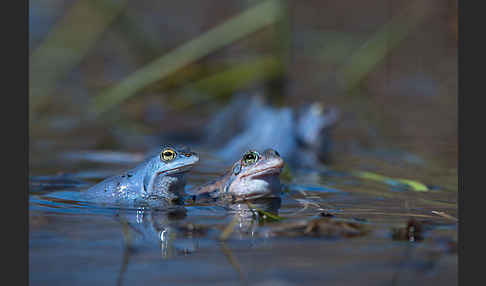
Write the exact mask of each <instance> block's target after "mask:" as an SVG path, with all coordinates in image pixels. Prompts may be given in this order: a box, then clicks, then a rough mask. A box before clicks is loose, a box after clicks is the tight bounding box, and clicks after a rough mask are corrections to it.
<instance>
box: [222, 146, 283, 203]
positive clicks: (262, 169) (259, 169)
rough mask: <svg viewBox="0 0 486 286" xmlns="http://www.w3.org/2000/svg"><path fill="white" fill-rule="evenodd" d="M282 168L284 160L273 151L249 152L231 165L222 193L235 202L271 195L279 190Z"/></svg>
mask: <svg viewBox="0 0 486 286" xmlns="http://www.w3.org/2000/svg"><path fill="white" fill-rule="evenodd" d="M283 166H284V160H283V159H282V158H281V157H280V155H279V154H278V152H277V151H275V150H273V149H267V150H265V151H264V152H263V153H260V152H257V151H254V150H250V151H248V152H246V153H245V154H243V156H242V157H241V159H240V160H238V161H237V162H236V163H234V164H233V167H232V170H231V176H230V177H229V178H228V181H227V182H226V185H225V189H224V191H225V193H229V194H231V195H232V196H233V197H235V198H237V200H238V199H253V198H258V197H263V196H270V195H273V194H275V193H276V192H278V191H279V190H280V179H279V176H280V172H281V171H282V168H283Z"/></svg>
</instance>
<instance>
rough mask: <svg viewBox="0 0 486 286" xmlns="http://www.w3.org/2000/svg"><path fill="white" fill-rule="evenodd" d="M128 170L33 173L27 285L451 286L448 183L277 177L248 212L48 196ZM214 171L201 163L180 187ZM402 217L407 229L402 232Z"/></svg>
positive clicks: (308, 174)
mask: <svg viewBox="0 0 486 286" xmlns="http://www.w3.org/2000/svg"><path fill="white" fill-rule="evenodd" d="M203 156H204V154H203ZM367 160H368V161H367ZM374 160H375V161H373V162H376V158H375V159H374ZM367 162H369V159H367V157H362V158H361V163H363V164H366V163H367ZM70 164H73V165H76V164H78V165H79V162H78V163H75V162H72V163H70ZM133 164H135V163H132V164H128V163H126V164H108V163H103V162H98V163H91V164H88V165H86V169H85V170H82V171H78V172H73V173H70V174H64V176H62V175H56V176H47V177H39V176H35V171H34V172H33V173H34V174H33V176H32V178H31V190H30V203H29V213H30V232H29V235H30V240H29V248H30V249H29V270H30V278H29V279H30V283H31V284H32V285H66V284H69V285H131V284H138V283H141V282H142V283H143V284H146V285H194V284H195V283H196V282H197V283H198V285H364V284H365V285H406V284H410V283H413V284H415V285H456V284H457V252H456V243H457V223H456V220H455V218H456V217H457V206H456V202H457V189H451V186H441V185H434V186H430V185H429V190H428V191H416V190H413V189H411V188H407V187H406V186H403V185H402V186H398V187H397V186H396V185H394V184H393V182H390V181H379V180H373V179H370V178H366V177H358V176H356V175H352V174H351V171H356V166H355V165H349V166H339V170H335V169H333V168H330V169H329V170H327V171H316V170H300V171H295V170H294V171H293V172H292V174H291V176H288V175H287V176H285V177H284V178H283V183H284V188H283V193H282V197H281V200H278V199H276V200H275V199H274V200H260V201H253V202H250V204H247V203H242V204H235V205H194V204H192V205H191V204H190V203H188V204H187V205H186V206H171V207H164V206H161V207H148V206H135V207H133V206H132V207H119V206H100V205H94V204H88V203H85V202H78V201H76V200H72V201H69V200H60V199H55V198H53V195H52V192H55V191H70V192H78V191H80V190H82V189H84V188H86V187H87V186H90V185H91V184H93V183H95V182H97V181H98V180H100V179H101V177H104V176H107V175H109V174H110V173H116V172H117V171H118V170H120V169H124V168H128V167H130V166H131V165H133ZM370 165H372V164H371V163H370ZM55 167H56V166H52V168H54V169H55ZM63 167H65V165H64V166H63ZM346 167H347V168H346ZM73 168H74V167H73ZM222 168H223V166H221V164H219V163H218V162H217V161H215V160H201V163H200V164H199V166H198V167H197V168H196V169H195V170H194V172H192V175H191V176H189V178H188V186H187V188H191V187H193V186H196V185H198V184H201V183H203V182H205V181H207V180H209V179H212V178H214V177H215V176H216V174H217V173H218V172H220V170H223V169H222ZM346 169H347V170H346ZM438 172H439V171H438ZM442 172H443V174H442V175H443V176H452V175H447V172H445V171H444V170H443V171H442ZM382 174H383V173H382ZM435 174H436V175H435V176H436V177H437V176H438V173H437V172H436V173H435ZM409 178H410V177H409ZM418 178H420V179H421V182H423V183H424V184H426V185H427V184H428V183H429V182H431V181H432V182H433V181H434V180H433V178H432V177H431V178H427V177H420V176H418ZM413 179H417V178H413ZM452 187H453V186H452ZM411 219H414V220H415V224H414V225H413V226H414V228H413V227H411V228H409V229H408V230H406V231H405V227H406V226H407V222H409V221H410V220H411ZM399 229H402V230H401V231H402V232H400V230H399ZM400 233H401V235H400ZM394 234H395V235H394ZM401 239H403V240H401Z"/></svg>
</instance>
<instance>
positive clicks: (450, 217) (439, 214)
mask: <svg viewBox="0 0 486 286" xmlns="http://www.w3.org/2000/svg"><path fill="white" fill-rule="evenodd" d="M432 213H433V214H436V215H438V216H441V217H443V218H447V219H450V220H453V221H456V222H457V221H458V220H457V218H455V217H453V216H451V215H449V214H446V213H445V212H438V211H432Z"/></svg>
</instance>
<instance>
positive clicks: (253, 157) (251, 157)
mask: <svg viewBox="0 0 486 286" xmlns="http://www.w3.org/2000/svg"><path fill="white" fill-rule="evenodd" d="M258 159H259V155H258V153H257V152H255V151H248V152H247V153H245V155H243V163H244V164H245V165H251V164H254V163H255V162H256V161H258Z"/></svg>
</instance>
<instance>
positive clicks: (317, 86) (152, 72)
mask: <svg viewBox="0 0 486 286" xmlns="http://www.w3.org/2000/svg"><path fill="white" fill-rule="evenodd" d="M29 28H30V29H29V37H30V42H29V49H30V59H29V60H30V77H29V90H30V95H29V121H30V122H29V132H30V140H29V144H30V168H31V171H32V170H41V169H42V170H43V171H44V173H45V172H48V171H49V169H48V168H49V167H48V166H49V165H50V163H52V160H55V155H56V154H58V153H59V152H61V151H67V150H87V149H90V150H91V149H110V150H123V151H129V152H139V151H140V152H143V151H146V150H147V148H149V147H150V146H148V145H149V144H148V143H147V142H149V141H150V140H147V138H154V136H155V135H157V134H164V133H171V132H177V131H179V132H180V131H185V130H187V132H188V133H191V132H194V131H197V130H201V129H202V128H203V127H204V126H205V124H207V122H208V120H209V119H210V116H212V115H214V114H215V113H217V112H218V110H220V109H221V108H222V107H223V106H224V104H225V103H227V102H228V100H229V99H230V98H231V96H232V95H234V94H235V93H239V92H250V91H251V92H260V93H263V94H265V96H266V97H268V98H269V99H270V100H271V102H272V104H274V105H275V106H282V105H289V106H295V107H297V106H299V105H301V104H303V103H307V102H312V101H319V102H322V103H323V104H325V105H329V106H336V107H338V108H339V109H340V110H341V116H342V118H341V121H340V123H339V124H338V125H337V126H336V129H335V132H334V147H335V148H334V152H335V156H334V158H335V164H336V165H337V166H338V165H339V164H347V165H348V166H349V165H350V164H352V165H354V166H356V167H358V165H359V160H360V159H359V157H356V156H355V155H356V154H357V153H359V154H364V153H366V152H374V150H402V151H406V152H409V153H410V154H414V156H416V157H414V159H410V160H409V161H410V162H409V163H410V164H414V162H415V163H417V162H418V161H420V162H422V163H421V164H426V166H427V169H428V170H431V171H430V172H431V174H430V175H434V173H433V172H434V170H435V169H434V166H439V167H437V168H440V174H437V176H447V177H449V176H450V175H454V174H456V175H457V1H451V0H429V1H421V0H416V1H404V0H395V1H392V0H371V1H358V0H345V1H316V0H308V1H292V0H281V1H277V0H265V1H260V0H259V1H256V0H247V1H216V0H208V1H187V0H179V1H160V0H144V1H126V0H96V1H95V0H30V1H29ZM155 138H156V137H155ZM150 142H153V141H150ZM373 154H375V157H376V156H379V153H377V152H374V153H373ZM377 154H378V155H377ZM414 160H415V161H414ZM412 161H413V162H412ZM424 162H425V163H424ZM393 164H394V165H397V163H396V162H395V163H392V165H393ZM396 172H397V173H399V172H400V170H399V169H397V171H396ZM390 175H393V174H390ZM456 175H455V176H456ZM452 177H454V176H452ZM456 177H457V176H456Z"/></svg>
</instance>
